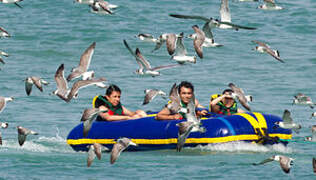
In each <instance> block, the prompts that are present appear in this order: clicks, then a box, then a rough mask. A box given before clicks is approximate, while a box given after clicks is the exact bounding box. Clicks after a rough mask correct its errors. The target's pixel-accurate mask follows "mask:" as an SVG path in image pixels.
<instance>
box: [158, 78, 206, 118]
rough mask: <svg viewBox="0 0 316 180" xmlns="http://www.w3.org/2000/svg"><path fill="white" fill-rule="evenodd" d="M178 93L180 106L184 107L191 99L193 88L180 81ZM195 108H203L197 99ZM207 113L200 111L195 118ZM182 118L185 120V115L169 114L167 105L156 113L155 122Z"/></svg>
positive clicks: (187, 83) (189, 84)
mask: <svg viewBox="0 0 316 180" xmlns="http://www.w3.org/2000/svg"><path fill="white" fill-rule="evenodd" d="M178 93H179V96H180V99H181V106H182V107H186V106H187V104H188V103H189V102H190V100H191V98H192V97H193V94H194V87H193V85H192V84H191V83H190V82H187V81H182V82H181V83H180V84H179V86H178ZM195 106H196V107H197V108H204V107H203V106H202V105H200V104H199V102H198V100H197V99H195ZM207 113H208V112H207V110H205V109H204V110H201V111H196V115H197V116H204V115H207ZM183 118H186V117H185V113H182V112H180V113H177V112H171V110H170V109H168V108H167V105H166V106H165V107H164V108H163V109H162V110H161V111H160V112H158V114H157V116H156V119H157V120H172V119H183Z"/></svg>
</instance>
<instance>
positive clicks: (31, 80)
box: [25, 76, 49, 96]
mask: <svg viewBox="0 0 316 180" xmlns="http://www.w3.org/2000/svg"><path fill="white" fill-rule="evenodd" d="M33 84H35V86H36V87H37V88H38V89H39V90H40V91H41V92H43V87H42V84H44V85H48V84H49V83H48V82H47V81H45V80H43V79H42V78H40V77H36V76H30V77H27V78H26V79H25V91H26V94H27V95H28V96H29V95H30V94H31V91H32V86H33Z"/></svg>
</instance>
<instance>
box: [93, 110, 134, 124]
mask: <svg viewBox="0 0 316 180" xmlns="http://www.w3.org/2000/svg"><path fill="white" fill-rule="evenodd" d="M99 109H100V110H108V108H106V107H105V106H100V107H99ZM123 110H124V109H123ZM124 113H125V111H124ZM99 115H100V116H101V117H102V119H104V120H106V121H119V120H128V119H132V118H131V117H130V116H128V115H110V114H109V113H108V112H106V113H100V114H99Z"/></svg>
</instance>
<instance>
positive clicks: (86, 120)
mask: <svg viewBox="0 0 316 180" xmlns="http://www.w3.org/2000/svg"><path fill="white" fill-rule="evenodd" d="M101 112H102V113H105V112H107V111H106V110H99V108H90V109H85V110H84V111H83V113H82V117H81V120H80V121H82V122H83V137H87V136H88V134H89V131H90V129H91V126H92V123H93V120H94V119H95V118H96V117H97V116H98V115H99V113H101Z"/></svg>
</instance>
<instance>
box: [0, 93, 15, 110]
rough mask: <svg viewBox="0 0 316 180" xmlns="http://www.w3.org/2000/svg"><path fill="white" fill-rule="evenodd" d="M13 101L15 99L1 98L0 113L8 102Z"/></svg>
mask: <svg viewBox="0 0 316 180" xmlns="http://www.w3.org/2000/svg"><path fill="white" fill-rule="evenodd" d="M10 101H13V97H2V96H0V113H1V112H2V111H3V110H4V108H5V107H6V105H7V102H10Z"/></svg>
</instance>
